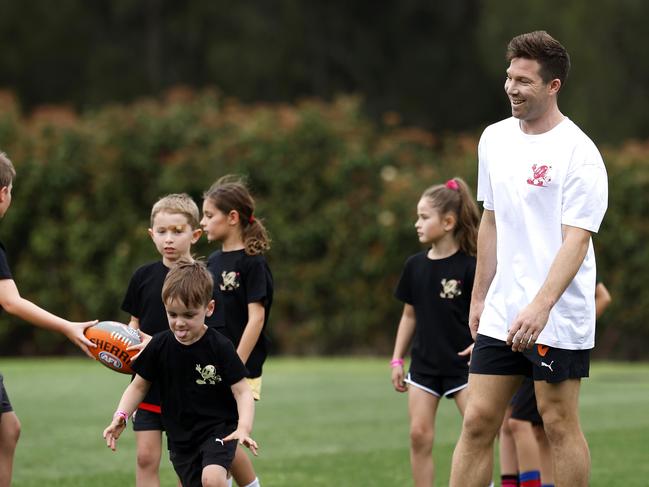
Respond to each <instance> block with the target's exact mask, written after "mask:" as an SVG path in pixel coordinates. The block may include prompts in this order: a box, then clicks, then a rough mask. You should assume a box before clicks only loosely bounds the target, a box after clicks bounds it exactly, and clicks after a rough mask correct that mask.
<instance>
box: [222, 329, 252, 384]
mask: <svg viewBox="0 0 649 487" xmlns="http://www.w3.org/2000/svg"><path fill="white" fill-rule="evenodd" d="M217 348H218V355H219V362H220V364H219V365H220V369H221V370H222V371H223V375H222V377H223V380H224V381H225V383H226V384H228V385H230V386H231V385H232V384H236V383H237V382H239V381H240V380H241V379H243V378H245V377H247V375H248V369H246V366H245V365H243V362H242V361H241V359H240V358H239V356H238V355H237V351H236V350H235V349H234V345H233V344H232V342H231V341H230V340H228V339H227V338H225V337H224V336H222V335H221V336H220V337H219V338H218V341H217Z"/></svg>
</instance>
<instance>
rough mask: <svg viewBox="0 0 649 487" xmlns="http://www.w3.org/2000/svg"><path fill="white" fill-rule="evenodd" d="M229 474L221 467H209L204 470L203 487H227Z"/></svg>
mask: <svg viewBox="0 0 649 487" xmlns="http://www.w3.org/2000/svg"><path fill="white" fill-rule="evenodd" d="M227 476H228V472H227V470H226V469H225V468H223V467H222V466H221V465H207V466H206V467H205V468H204V469H203V475H202V476H201V483H202V484H203V487H227V485H228V479H227Z"/></svg>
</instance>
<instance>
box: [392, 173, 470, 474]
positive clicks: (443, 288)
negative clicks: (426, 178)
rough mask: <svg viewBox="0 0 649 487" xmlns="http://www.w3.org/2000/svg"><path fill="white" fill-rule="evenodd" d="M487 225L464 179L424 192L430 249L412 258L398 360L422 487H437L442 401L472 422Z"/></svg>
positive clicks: (404, 278)
mask: <svg viewBox="0 0 649 487" xmlns="http://www.w3.org/2000/svg"><path fill="white" fill-rule="evenodd" d="M479 222H480V213H479V211H478V207H477V206H476V203H475V202H474V200H473V197H472V196H471V194H470V192H469V188H468V186H467V185H466V183H465V182H464V181H463V180H462V179H460V178H453V179H450V180H449V181H447V182H446V184H440V185H437V186H432V187H431V188H429V189H427V190H426V191H424V194H423V195H422V196H421V199H420V200H419V203H418V204H417V221H416V222H415V228H416V230H417V236H418V237H419V241H420V242H421V243H423V244H427V245H429V246H430V248H428V249H426V250H424V251H422V252H420V253H418V254H415V255H413V256H411V257H409V258H408V260H407V261H406V264H405V267H404V270H403V273H402V275H401V279H400V280H399V284H398V285H397V288H396V291H395V296H396V297H397V299H399V300H400V301H403V302H404V307H403V314H402V316H401V321H400V322H399V329H398V331H397V337H396V343H395V345H394V353H393V355H392V362H391V366H392V384H393V386H394V389H395V390H396V391H398V392H405V391H408V409H409V413H410V463H411V468H412V476H413V480H414V485H415V486H427V487H429V486H430V485H432V484H433V479H434V465H433V458H432V449H433V438H434V426H435V414H436V412H437V406H438V404H439V400H440V398H441V397H447V398H453V399H455V402H456V404H457V407H458V409H459V410H460V413H461V414H464V407H465V404H466V394H467V393H466V391H465V388H466V386H467V385H468V376H469V367H468V357H469V354H470V351H471V349H472V345H473V340H472V339H471V332H470V330H469V326H468V320H469V304H470V301H471V289H472V287H473V277H474V274H475V266H476V259H475V255H476V242H477V235H478V226H479ZM411 342H412V351H411V363H410V371H409V372H408V375H407V376H406V377H404V367H403V364H404V359H403V358H404V356H405V354H406V352H407V351H408V347H409V345H410V343H411ZM406 384H409V387H408V386H406Z"/></svg>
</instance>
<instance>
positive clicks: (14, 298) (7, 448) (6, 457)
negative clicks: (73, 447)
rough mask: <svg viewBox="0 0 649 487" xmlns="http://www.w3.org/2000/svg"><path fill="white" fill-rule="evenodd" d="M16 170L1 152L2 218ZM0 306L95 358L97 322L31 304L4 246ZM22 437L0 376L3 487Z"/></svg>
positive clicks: (0, 478)
mask: <svg viewBox="0 0 649 487" xmlns="http://www.w3.org/2000/svg"><path fill="white" fill-rule="evenodd" d="M15 177H16V170H15V169H14V166H13V164H12V162H11V160H10V159H9V158H8V157H7V155H6V154H5V153H4V152H0V218H2V217H4V216H5V214H6V213H7V210H8V209H9V206H10V205H11V190H12V188H13V180H14V178H15ZM0 307H1V308H2V309H3V310H5V311H6V312H7V313H9V314H12V315H14V316H17V317H19V318H21V319H23V320H25V321H28V322H29V323H31V324H33V325H36V326H40V327H41V328H47V329H48V330H53V331H58V332H60V333H63V334H64V335H65V336H66V337H68V339H69V340H70V341H71V342H72V343H74V344H75V345H77V346H78V347H79V348H81V350H83V351H84V352H85V354H86V355H88V356H89V357H91V358H92V354H91V353H90V351H89V350H88V347H94V346H95V345H94V344H93V343H92V342H91V341H90V340H88V339H87V338H86V337H85V335H84V334H83V331H84V330H85V329H86V328H88V327H89V326H92V325H94V324H95V323H97V321H87V322H85V323H74V322H71V321H68V320H65V319H63V318H60V317H58V316H56V315H53V314H52V313H49V312H48V311H45V310H44V309H43V308H40V307H38V306H36V305H35V304H34V303H32V302H31V301H28V300H27V299H25V298H23V297H22V296H21V295H20V293H19V292H18V288H17V287H16V283H15V282H14V280H13V276H12V274H11V269H10V268H9V263H8V261H7V254H6V252H5V248H4V246H3V245H2V244H1V243H0ZM19 436H20V421H19V420H18V417H17V416H16V413H14V411H13V408H12V406H11V402H10V401H9V396H8V395H7V391H6V389H5V387H4V383H3V377H2V374H0V487H9V486H10V485H11V475H12V470H13V460H14V452H15V451H16V445H17V443H18V437H19Z"/></svg>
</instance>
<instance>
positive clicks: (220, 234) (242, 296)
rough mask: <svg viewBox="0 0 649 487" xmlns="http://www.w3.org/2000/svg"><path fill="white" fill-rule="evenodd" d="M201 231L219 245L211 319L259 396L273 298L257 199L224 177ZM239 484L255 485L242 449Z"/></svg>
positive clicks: (212, 193)
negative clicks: (232, 345)
mask: <svg viewBox="0 0 649 487" xmlns="http://www.w3.org/2000/svg"><path fill="white" fill-rule="evenodd" d="M201 225H202V227H203V232H204V233H205V235H206V236H207V239H208V241H210V242H218V243H220V244H221V249H220V250H217V251H216V252H214V253H212V255H210V257H209V259H208V264H207V266H208V269H209V270H210V272H211V273H212V276H213V277H214V281H215V285H214V299H215V301H216V308H215V311H214V316H213V317H212V318H211V320H210V321H209V323H208V324H209V325H210V326H215V327H216V328H217V329H218V330H219V331H221V332H222V333H223V334H224V335H225V336H227V337H228V338H229V339H230V340H232V343H233V344H234V346H235V347H236V349H237V354H238V355H239V358H240V359H241V361H242V362H243V363H244V364H245V365H246V368H247V369H248V373H247V381H248V383H249V384H250V386H251V388H252V391H253V395H254V397H255V400H259V399H260V396H261V375H262V367H263V364H264V361H265V360H266V356H267V338H266V336H265V334H264V330H265V328H266V324H267V322H268V315H269V313H270V308H271V305H272V302H273V276H272V274H271V272H270V268H269V267H268V263H267V262H266V259H265V258H264V256H263V253H264V252H266V251H267V250H268V249H269V248H270V240H269V238H268V234H267V232H266V229H265V227H264V225H263V223H262V222H261V221H260V220H259V218H258V217H257V216H256V215H255V201H254V199H253V198H252V196H251V195H250V192H249V191H248V188H247V187H246V186H245V184H244V183H243V182H242V181H241V180H240V179H237V178H236V177H234V176H224V177H222V178H221V179H219V180H218V181H216V183H214V184H213V185H212V187H210V189H208V190H207V191H206V192H205V194H204V195H203V219H202V220H201ZM232 475H233V477H234V479H235V480H236V482H237V484H238V485H239V486H241V487H259V486H260V483H259V479H258V478H257V476H256V474H255V471H254V468H253V466H252V462H251V461H250V458H249V457H248V456H247V455H246V454H245V452H244V451H243V450H242V449H241V448H238V449H237V454H236V457H235V459H234V463H233V464H232Z"/></svg>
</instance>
